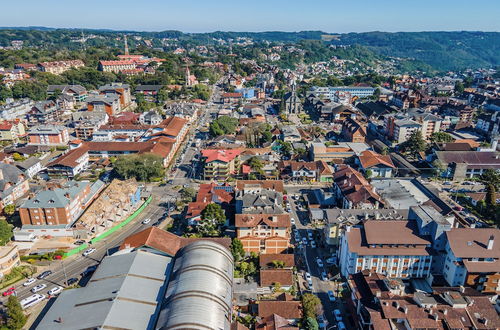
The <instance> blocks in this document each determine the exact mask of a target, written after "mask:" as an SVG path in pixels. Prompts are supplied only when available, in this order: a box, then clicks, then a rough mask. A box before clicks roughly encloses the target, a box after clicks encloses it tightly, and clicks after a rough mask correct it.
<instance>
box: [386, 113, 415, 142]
mask: <svg viewBox="0 0 500 330" xmlns="http://www.w3.org/2000/svg"><path fill="white" fill-rule="evenodd" d="M384 125H385V132H386V134H387V137H388V138H389V139H390V140H391V141H394V142H395V143H397V144H399V143H403V142H405V141H407V140H408V139H409V138H410V136H411V135H412V134H413V133H414V132H416V131H421V129H422V125H420V124H419V123H417V122H416V121H414V120H411V119H404V118H400V117H397V116H393V115H389V116H386V117H385V119H384Z"/></svg>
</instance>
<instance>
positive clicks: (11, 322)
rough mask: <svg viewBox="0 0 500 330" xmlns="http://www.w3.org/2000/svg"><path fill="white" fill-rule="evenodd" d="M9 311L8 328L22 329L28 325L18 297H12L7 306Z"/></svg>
mask: <svg viewBox="0 0 500 330" xmlns="http://www.w3.org/2000/svg"><path fill="white" fill-rule="evenodd" d="M5 307H6V309H7V326H8V328H9V329H16V330H17V329H22V328H23V326H24V325H25V324H26V320H27V318H26V315H24V312H23V308H22V307H21V304H20V303H19V300H18V299H17V297H16V296H13V295H10V296H9V299H8V300H7V304H6V305H5Z"/></svg>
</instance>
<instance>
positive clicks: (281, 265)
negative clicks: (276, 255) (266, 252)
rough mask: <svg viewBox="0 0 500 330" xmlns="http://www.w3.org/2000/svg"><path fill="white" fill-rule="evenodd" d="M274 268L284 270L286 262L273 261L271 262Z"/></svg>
mask: <svg viewBox="0 0 500 330" xmlns="http://www.w3.org/2000/svg"><path fill="white" fill-rule="evenodd" d="M271 263H272V265H273V267H274V268H284V267H285V262H284V261H283V260H273V261H271Z"/></svg>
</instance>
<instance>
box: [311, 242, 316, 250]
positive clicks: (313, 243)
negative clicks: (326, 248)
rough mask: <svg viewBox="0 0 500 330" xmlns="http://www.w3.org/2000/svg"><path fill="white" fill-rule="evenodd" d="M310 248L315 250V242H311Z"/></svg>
mask: <svg viewBox="0 0 500 330" xmlns="http://www.w3.org/2000/svg"><path fill="white" fill-rule="evenodd" d="M311 247H312V248H313V249H315V248H316V242H315V241H311Z"/></svg>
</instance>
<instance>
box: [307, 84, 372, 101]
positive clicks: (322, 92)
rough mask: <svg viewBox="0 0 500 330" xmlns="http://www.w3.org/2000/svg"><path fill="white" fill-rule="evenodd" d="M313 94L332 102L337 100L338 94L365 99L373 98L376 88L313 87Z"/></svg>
mask: <svg viewBox="0 0 500 330" xmlns="http://www.w3.org/2000/svg"><path fill="white" fill-rule="evenodd" d="M310 92H311V94H314V96H316V97H320V96H321V97H325V98H329V99H330V100H333V99H335V97H336V95H337V93H338V92H341V93H349V94H351V97H355V96H356V97H357V98H364V97H369V96H372V95H373V93H374V92H375V88H373V87H364V86H337V87H318V86H313V87H312V88H311V90H310Z"/></svg>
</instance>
